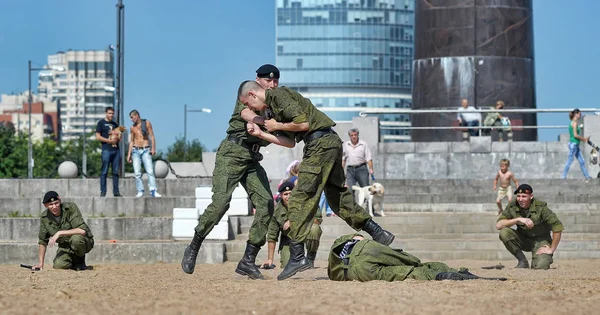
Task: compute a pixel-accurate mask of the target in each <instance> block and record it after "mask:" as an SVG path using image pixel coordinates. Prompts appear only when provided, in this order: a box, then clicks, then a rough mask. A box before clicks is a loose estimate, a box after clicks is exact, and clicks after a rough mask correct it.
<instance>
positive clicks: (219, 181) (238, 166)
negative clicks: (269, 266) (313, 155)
mask: <svg viewBox="0 0 600 315" xmlns="http://www.w3.org/2000/svg"><path fill="white" fill-rule="evenodd" d="M256 73H257V76H256V81H255V82H257V84H260V86H261V87H263V88H266V89H270V88H276V87H277V85H278V84H279V70H278V69H277V68H276V67H275V66H273V65H263V66H261V67H260V68H259V69H258V70H257V71H256ZM244 119H247V120H250V121H256V122H261V121H262V120H261V117H260V116H258V115H256V114H255V113H254V112H252V111H251V110H249V109H248V108H247V107H246V106H244V104H242V103H240V102H237V103H236V105H235V108H234V110H233V114H232V115H231V118H230V119H229V128H228V129H227V137H226V138H225V139H224V140H223V141H222V142H221V144H220V145H219V148H218V150H217V155H216V160H215V169H214V171H213V186H212V193H213V195H212V202H211V204H210V205H209V206H208V207H207V208H206V211H204V213H203V214H202V215H201V216H200V220H199V222H198V226H196V229H195V233H194V238H193V239H192V242H191V243H190V245H189V246H188V247H187V248H186V249H185V253H184V256H183V259H182V261H181V268H182V269H183V271H184V272H185V273H188V274H191V273H193V272H194V268H195V266H196V258H197V256H198V251H199V250H200V246H201V245H202V242H203V241H204V239H205V238H206V236H207V235H208V233H210V231H212V229H213V227H214V226H215V225H216V224H217V223H218V222H219V220H221V218H222V217H223V215H224V214H225V212H227V210H228V209H229V203H230V201H231V195H232V193H233V190H234V189H235V188H236V187H237V185H238V183H241V184H242V186H243V187H244V189H246V191H247V192H248V196H249V197H250V200H251V201H252V203H253V204H254V206H255V208H256V213H255V214H254V222H253V223H252V226H251V227H250V232H249V235H248V242H247V244H246V250H245V252H244V256H243V257H242V259H241V261H240V262H239V264H238V265H237V268H236V270H235V272H236V273H238V274H241V275H247V276H248V277H250V278H251V279H264V277H263V275H262V274H261V273H260V271H259V270H258V268H256V266H255V260H256V255H257V254H258V252H259V250H260V248H261V247H262V246H263V245H264V244H265V241H266V234H267V229H268V226H269V221H270V220H271V216H272V215H273V196H272V195H271V189H270V187H269V180H268V178H267V173H266V172H265V170H264V168H263V167H262V166H261V165H260V163H259V161H260V160H262V155H261V154H260V153H259V150H260V148H261V147H263V146H266V145H268V144H269V142H268V141H264V140H261V139H259V138H257V137H253V136H251V135H249V134H248V133H247V132H246V121H245V120H244ZM274 137H276V138H277V139H278V140H279V142H278V144H280V145H283V146H291V147H293V146H294V142H293V140H291V139H289V138H284V137H280V136H274Z"/></svg>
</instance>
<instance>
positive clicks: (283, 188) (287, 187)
mask: <svg viewBox="0 0 600 315" xmlns="http://www.w3.org/2000/svg"><path fill="white" fill-rule="evenodd" d="M292 189H294V183H292V182H290V181H285V182H283V184H281V186H279V189H278V190H277V191H278V192H280V193H282V192H284V191H289V190H292Z"/></svg>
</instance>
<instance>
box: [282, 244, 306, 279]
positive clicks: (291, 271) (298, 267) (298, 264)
mask: <svg viewBox="0 0 600 315" xmlns="http://www.w3.org/2000/svg"><path fill="white" fill-rule="evenodd" d="M289 246H290V261H289V262H288V263H287V265H285V268H283V271H282V272H281V273H280V274H279V275H278V276H277V280H285V279H287V278H290V277H293V276H294V275H295V274H297V273H298V272H302V271H304V270H308V269H310V263H309V262H308V259H306V257H305V256H304V244H303V243H297V242H294V241H291V242H290V245H289Z"/></svg>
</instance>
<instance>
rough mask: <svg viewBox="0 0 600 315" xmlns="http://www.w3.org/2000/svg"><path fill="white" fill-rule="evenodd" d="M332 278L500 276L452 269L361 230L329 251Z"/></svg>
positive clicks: (390, 279)
mask: <svg viewBox="0 0 600 315" xmlns="http://www.w3.org/2000/svg"><path fill="white" fill-rule="evenodd" d="M327 275H328V276H329V279H331V280H334V281H361V282H364V281H371V280H383V281H404V279H414V280H474V279H483V280H500V281H504V280H506V278H483V277H479V276H476V275H474V274H472V273H470V272H469V271H468V270H467V269H466V268H461V269H453V268H450V267H448V265H446V264H444V263H441V262H426V263H421V260H420V259H419V258H417V257H416V256H413V255H411V254H409V253H407V252H404V251H403V250H401V249H393V248H391V247H389V246H387V245H383V244H380V243H377V242H375V241H371V240H367V239H365V238H364V237H362V235H360V234H348V235H343V236H341V237H340V238H338V239H337V240H335V242H334V243H333V246H332V247H331V250H330V252H329V266H328V268H327Z"/></svg>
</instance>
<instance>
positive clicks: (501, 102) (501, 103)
mask: <svg viewBox="0 0 600 315" xmlns="http://www.w3.org/2000/svg"><path fill="white" fill-rule="evenodd" d="M498 104H500V105H502V107H504V101H502V100H498V101H497V102H496V106H497V105H498Z"/></svg>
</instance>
